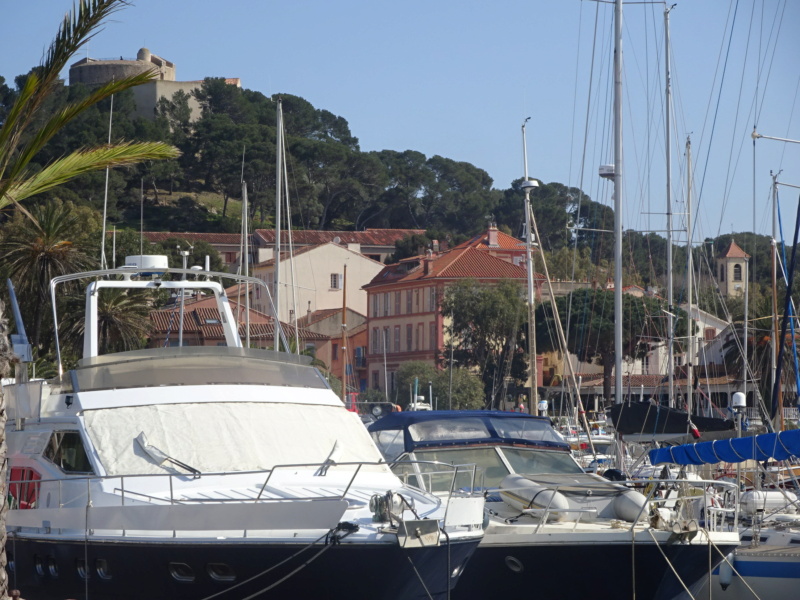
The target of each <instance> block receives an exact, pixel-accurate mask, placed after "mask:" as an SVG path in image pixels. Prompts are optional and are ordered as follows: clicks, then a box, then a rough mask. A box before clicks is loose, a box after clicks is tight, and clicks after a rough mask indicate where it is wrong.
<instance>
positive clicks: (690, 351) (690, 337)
mask: <svg viewBox="0 0 800 600" xmlns="http://www.w3.org/2000/svg"><path fill="white" fill-rule="evenodd" d="M686 169H687V173H686V237H687V240H686V300H687V305H686V306H687V309H688V310H687V311H686V312H687V313H688V322H687V333H686V335H687V343H686V412H687V413H688V415H689V418H690V419H691V418H692V379H693V377H694V372H693V365H692V361H693V360H694V331H693V330H694V318H693V316H692V300H693V294H694V290H693V286H692V283H693V279H694V263H693V260H692V186H693V185H694V182H693V179H692V141H691V139H690V138H689V137H687V138H686Z"/></svg>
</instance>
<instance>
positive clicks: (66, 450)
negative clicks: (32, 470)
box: [44, 431, 94, 473]
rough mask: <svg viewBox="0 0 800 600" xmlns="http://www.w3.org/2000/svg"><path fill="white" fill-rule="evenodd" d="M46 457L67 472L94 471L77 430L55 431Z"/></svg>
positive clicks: (46, 450)
mask: <svg viewBox="0 0 800 600" xmlns="http://www.w3.org/2000/svg"><path fill="white" fill-rule="evenodd" d="M44 457H45V458H46V459H48V460H50V461H51V462H52V463H54V464H55V465H56V466H57V467H59V468H60V469H61V470H62V471H64V472H65V473H94V469H92V464H91V463H90V462H89V457H88V456H86V451H85V450H84V449H83V440H82V439H81V434H80V433H79V432H77V431H54V432H53V434H52V435H51V436H50V441H49V442H48V443H47V448H45V451H44Z"/></svg>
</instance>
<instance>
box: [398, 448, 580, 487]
mask: <svg viewBox="0 0 800 600" xmlns="http://www.w3.org/2000/svg"><path fill="white" fill-rule="evenodd" d="M411 460H416V461H421V462H420V463H419V464H418V465H413V464H412V463H411V462H410V461H411ZM423 461H424V462H423ZM434 462H440V463H445V464H448V465H462V466H465V468H464V469H461V470H459V473H458V475H457V476H456V481H455V486H454V489H472V488H474V487H476V486H479V487H498V486H499V485H500V482H501V481H502V480H503V479H504V478H505V477H506V475H509V474H511V473H519V474H523V475H538V474H544V473H548V474H550V473H583V469H582V468H581V467H580V465H578V464H577V463H576V462H575V460H573V458H572V457H571V456H570V455H569V454H568V453H567V452H563V451H557V450H539V449H534V448H516V447H510V446H473V447H469V448H446V449H442V448H426V449H422V450H417V451H416V452H414V454H413V455H412V456H411V457H404V458H403V459H402V460H401V461H400V462H398V463H396V464H395V466H394V467H393V468H392V470H393V471H394V472H395V473H396V474H397V475H398V476H400V477H401V478H402V479H405V480H406V481H408V483H410V484H411V485H415V486H417V487H421V488H423V489H427V490H429V491H433V492H446V491H448V490H449V489H450V483H451V479H452V475H450V474H445V473H442V468H441V467H438V466H437V465H435V464H431V463H434ZM466 465H475V467H476V474H475V482H474V483H473V482H472V472H471V470H470V469H467V468H466ZM415 466H416V469H415V468H414V467H415Z"/></svg>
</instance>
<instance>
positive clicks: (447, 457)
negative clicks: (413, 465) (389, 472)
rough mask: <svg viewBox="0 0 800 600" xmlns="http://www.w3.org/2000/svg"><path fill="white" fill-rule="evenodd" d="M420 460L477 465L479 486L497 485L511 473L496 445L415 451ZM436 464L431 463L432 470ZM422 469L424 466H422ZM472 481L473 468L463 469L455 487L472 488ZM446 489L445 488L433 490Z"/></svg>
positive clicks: (476, 476) (477, 483) (448, 481)
mask: <svg viewBox="0 0 800 600" xmlns="http://www.w3.org/2000/svg"><path fill="white" fill-rule="evenodd" d="M415 455H416V457H417V459H418V460H424V461H438V462H443V463H446V464H449V465H465V466H466V465H475V466H476V473H475V482H476V485H477V486H480V485H481V481H483V487H496V486H497V485H499V484H500V482H501V481H502V480H503V478H504V477H505V476H506V475H508V474H509V470H508V468H507V467H506V466H505V465H504V464H503V461H502V460H501V459H500V456H498V454H497V451H496V450H495V448H494V446H480V447H477V448H453V449H447V450H438V449H426V450H421V451H417V452H415ZM434 467H435V465H430V469H429V470H432V469H433V468H434ZM420 469H422V467H420ZM451 479H452V475H450V474H448V475H447V486H448V487H447V489H449V485H450V480H451ZM471 482H472V470H471V469H469V470H468V469H466V468H464V469H462V470H460V471H459V473H458V476H457V478H456V483H455V488H454V489H457V490H459V489H464V488H470V487H472V485H471ZM433 491H445V490H433Z"/></svg>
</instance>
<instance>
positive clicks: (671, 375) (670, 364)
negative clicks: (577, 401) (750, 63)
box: [664, 7, 675, 408]
mask: <svg viewBox="0 0 800 600" xmlns="http://www.w3.org/2000/svg"><path fill="white" fill-rule="evenodd" d="M671 10H672V8H671V7H667V8H665V9H664V44H665V47H666V49H665V52H664V75H665V78H666V81H665V85H664V89H665V94H666V101H665V104H666V110H665V111H664V113H665V116H664V139H665V141H666V146H667V149H666V151H667V381H668V382H669V384H668V394H667V398H668V400H669V406H670V408H674V406H675V355H674V352H675V322H674V317H673V315H674V314H675V310H674V308H673V301H674V298H673V297H672V287H673V286H672V138H671V132H670V127H671V123H670V118H671V115H670V112H671V111H672V81H671V78H672V74H671V72H670V62H669V53H670V45H669V42H670V40H669V13H670V11H671Z"/></svg>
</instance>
